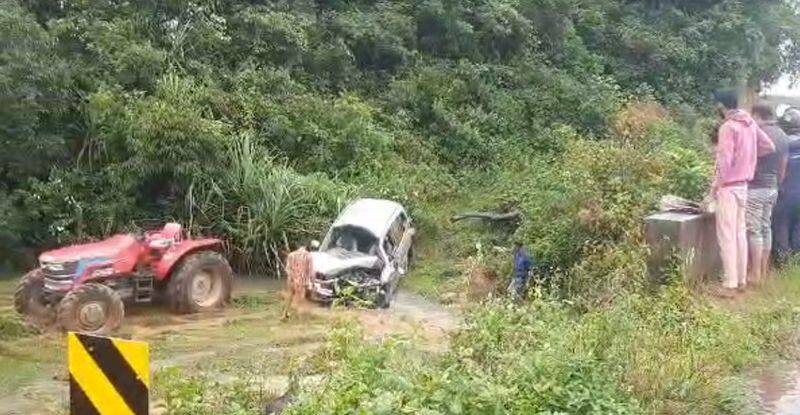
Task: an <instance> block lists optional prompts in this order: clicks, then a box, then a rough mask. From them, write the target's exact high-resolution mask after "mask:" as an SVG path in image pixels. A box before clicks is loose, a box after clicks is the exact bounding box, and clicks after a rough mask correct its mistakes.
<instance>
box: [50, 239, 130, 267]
mask: <svg viewBox="0 0 800 415" xmlns="http://www.w3.org/2000/svg"><path fill="white" fill-rule="evenodd" d="M136 245H137V242H136V238H135V237H134V236H133V235H116V236H113V237H111V238H109V239H106V240H103V241H99V242H92V243H88V244H82V245H72V246H68V247H65V248H60V249H55V250H52V251H47V252H44V253H42V255H40V256H39V261H40V262H42V263H60V262H74V261H80V260H82V259H91V258H115V257H117V256H119V255H120V254H122V253H123V252H124V251H126V250H129V249H131V248H133V247H135V246H136Z"/></svg>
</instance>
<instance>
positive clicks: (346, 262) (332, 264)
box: [311, 249, 380, 277]
mask: <svg viewBox="0 0 800 415" xmlns="http://www.w3.org/2000/svg"><path fill="white" fill-rule="evenodd" d="M311 259H312V261H313V264H314V271H315V272H317V273H320V274H322V275H325V276H328V277H334V276H336V275H339V274H341V273H342V272H344V271H347V270H349V269H358V268H377V267H378V266H379V264H380V259H379V258H378V257H376V256H374V255H366V254H362V253H360V252H350V251H345V250H343V249H330V250H328V251H324V252H312V253H311Z"/></svg>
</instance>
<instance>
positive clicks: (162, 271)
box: [155, 239, 222, 281]
mask: <svg viewBox="0 0 800 415" xmlns="http://www.w3.org/2000/svg"><path fill="white" fill-rule="evenodd" d="M221 249H222V241H221V240H219V239H192V240H188V241H182V242H180V243H178V244H176V245H174V246H173V247H172V248H169V249H168V250H167V252H165V253H164V256H162V257H161V260H159V261H158V263H157V264H156V267H155V272H156V280H158V281H162V280H164V279H165V278H167V277H168V276H169V275H170V274H171V273H172V271H173V270H174V269H175V267H176V266H177V265H178V264H179V263H180V262H181V261H182V260H183V259H184V258H186V257H187V256H188V255H190V254H192V253H193V252H197V251H207V250H214V251H219V250H221Z"/></svg>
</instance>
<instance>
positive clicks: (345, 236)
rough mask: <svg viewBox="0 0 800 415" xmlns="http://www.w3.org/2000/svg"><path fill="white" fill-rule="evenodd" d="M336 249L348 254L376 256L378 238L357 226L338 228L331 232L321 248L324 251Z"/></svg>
mask: <svg viewBox="0 0 800 415" xmlns="http://www.w3.org/2000/svg"><path fill="white" fill-rule="evenodd" d="M336 248H338V249H343V250H345V251H349V252H360V253H362V254H367V255H377V254H378V238H376V237H375V236H374V235H372V234H371V233H369V232H368V231H367V230H366V229H364V228H359V227H358V226H352V225H345V226H338V227H335V228H333V229H332V230H331V234H330V235H329V237H328V238H327V239H326V243H325V246H323V247H322V249H323V250H325V251H327V250H330V249H336Z"/></svg>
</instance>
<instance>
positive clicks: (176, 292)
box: [167, 251, 233, 314]
mask: <svg viewBox="0 0 800 415" xmlns="http://www.w3.org/2000/svg"><path fill="white" fill-rule="evenodd" d="M232 286H233V271H232V270H231V266H230V265H229V264H228V261H227V260H225V258H224V257H223V256H222V255H221V254H220V253H218V252H214V251H202V252H197V253H194V254H192V255H190V256H188V257H187V258H186V259H185V260H184V261H183V263H182V264H181V265H180V267H179V268H178V270H177V271H176V272H175V273H174V274H173V275H172V277H171V278H170V280H169V284H168V286H167V293H168V295H169V303H170V305H171V307H172V309H173V310H174V311H175V312H177V313H183V314H187V313H196V312H198V311H206V310H212V309H216V308H219V307H222V306H224V305H225V304H227V303H228V302H229V301H230V299H231V289H232Z"/></svg>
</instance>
